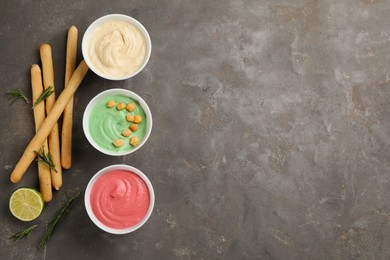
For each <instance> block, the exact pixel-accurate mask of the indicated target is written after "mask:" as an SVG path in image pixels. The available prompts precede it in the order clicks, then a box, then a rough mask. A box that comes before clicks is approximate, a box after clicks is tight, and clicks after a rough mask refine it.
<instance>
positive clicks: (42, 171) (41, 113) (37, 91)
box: [30, 64, 53, 202]
mask: <svg viewBox="0 0 390 260" xmlns="http://www.w3.org/2000/svg"><path fill="white" fill-rule="evenodd" d="M30 74H31V88H32V103H33V104H34V103H35V102H36V100H37V99H38V98H39V97H40V96H41V94H42V92H43V85H42V74H41V68H40V67H39V66H38V65H37V64H34V65H32V66H31V69H30ZM33 111H34V121H35V131H38V129H39V128H40V127H41V124H42V122H43V120H45V103H44V102H41V103H39V104H38V105H36V106H35V107H34V110H33ZM43 148H44V149H43V150H44V151H48V149H47V139H46V140H45V143H44V144H43ZM38 179H39V190H40V192H41V194H42V197H43V200H44V201H45V202H49V201H51V200H52V198H53V192H52V186H51V175H50V168H49V167H47V166H46V165H44V164H41V163H38Z"/></svg>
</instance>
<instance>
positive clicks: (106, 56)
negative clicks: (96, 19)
mask: <svg viewBox="0 0 390 260" xmlns="http://www.w3.org/2000/svg"><path fill="white" fill-rule="evenodd" d="M88 53H89V57H90V59H91V62H92V63H93V65H94V66H95V68H96V70H98V71H100V72H101V73H103V74H105V75H108V76H111V77H118V78H120V77H124V76H128V75H130V74H132V73H134V72H135V71H137V70H138V69H139V68H140V67H141V66H142V63H143V62H144V60H145V57H146V41H145V38H144V36H143V34H142V33H141V31H140V30H138V29H137V28H136V27H135V26H134V25H132V24H130V23H128V22H125V21H120V20H118V21H110V22H106V23H104V24H103V25H102V26H100V27H98V28H96V29H95V30H94V31H93V32H92V35H91V38H90V42H89V48H88Z"/></svg>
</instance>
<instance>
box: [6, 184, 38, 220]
mask: <svg viewBox="0 0 390 260" xmlns="http://www.w3.org/2000/svg"><path fill="white" fill-rule="evenodd" d="M44 205H45V203H44V201H43V198H42V195H41V193H39V191H37V190H35V189H31V188H19V189H17V190H16V191H14V193H12V195H11V198H10V199H9V210H10V211H11V213H12V215H14V216H15V217H16V218H18V219H20V220H22V221H31V220H34V219H36V218H37V217H39V215H41V212H42V210H43V207H44Z"/></svg>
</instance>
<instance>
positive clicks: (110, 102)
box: [107, 100, 115, 108]
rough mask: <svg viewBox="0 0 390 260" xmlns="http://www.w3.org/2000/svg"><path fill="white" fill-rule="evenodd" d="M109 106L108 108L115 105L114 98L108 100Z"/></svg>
mask: <svg viewBox="0 0 390 260" xmlns="http://www.w3.org/2000/svg"><path fill="white" fill-rule="evenodd" d="M107 107H108V108H113V107H115V101H114V100H110V101H108V102H107Z"/></svg>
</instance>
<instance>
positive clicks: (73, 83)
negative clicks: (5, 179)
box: [10, 60, 89, 183]
mask: <svg viewBox="0 0 390 260" xmlns="http://www.w3.org/2000/svg"><path fill="white" fill-rule="evenodd" d="M88 69H89V68H88V66H87V64H86V63H85V61H84V60H82V61H81V62H80V65H79V66H78V67H77V69H76V70H75V72H74V73H73V76H72V78H71V79H70V80H69V83H68V86H67V87H66V88H65V89H64V90H63V91H62V93H61V95H60V96H59V97H58V99H57V101H56V102H55V104H54V105H53V108H52V109H51V111H50V113H49V114H48V115H47V116H46V118H45V120H43V122H42V125H41V128H39V130H38V132H37V133H36V134H35V136H34V137H33V138H32V139H31V141H30V143H29V144H28V145H27V147H26V149H25V150H24V152H23V155H22V157H21V158H20V159H19V161H18V163H17V164H16V165H15V168H14V170H13V171H12V173H11V176H10V179H11V181H12V182H13V183H17V182H19V181H20V179H21V178H22V177H23V175H24V174H25V173H26V170H27V168H28V167H29V166H30V164H31V162H32V161H33V160H34V158H35V152H34V151H39V149H40V148H41V146H42V144H43V143H44V142H45V139H46V138H47V137H48V136H49V134H50V131H51V129H52V128H53V126H54V125H55V123H56V122H57V120H58V119H59V118H60V116H61V114H62V112H63V111H64V109H65V106H66V104H67V103H68V102H69V100H70V98H71V97H72V96H73V94H74V93H75V92H76V90H77V88H78V87H79V86H80V83H81V81H82V80H83V79H84V76H85V74H87V72H88Z"/></svg>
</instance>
